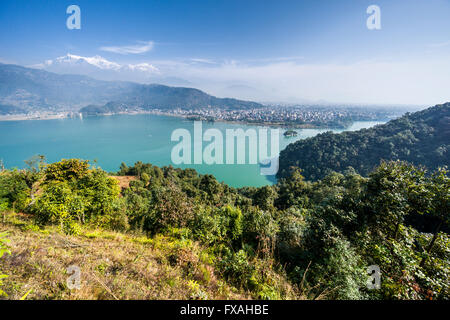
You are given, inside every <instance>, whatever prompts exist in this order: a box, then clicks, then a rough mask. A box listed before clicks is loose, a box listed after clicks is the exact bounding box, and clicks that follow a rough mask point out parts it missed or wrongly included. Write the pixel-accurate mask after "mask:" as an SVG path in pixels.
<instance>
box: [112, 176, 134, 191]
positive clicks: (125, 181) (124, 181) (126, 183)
mask: <svg viewBox="0 0 450 320" xmlns="http://www.w3.org/2000/svg"><path fill="white" fill-rule="evenodd" d="M110 178H113V179H116V180H117V181H119V186H120V188H121V189H122V190H123V189H126V188H129V187H130V182H131V181H135V180H138V178H137V177H136V176H110Z"/></svg>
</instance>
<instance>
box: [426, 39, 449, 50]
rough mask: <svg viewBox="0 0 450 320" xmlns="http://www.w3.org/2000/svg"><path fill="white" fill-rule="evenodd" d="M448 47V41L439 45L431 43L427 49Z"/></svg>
mask: <svg viewBox="0 0 450 320" xmlns="http://www.w3.org/2000/svg"><path fill="white" fill-rule="evenodd" d="M449 45H450V40H449V41H444V42H439V43H431V44H429V45H428V47H430V48H443V47H447V46H449Z"/></svg>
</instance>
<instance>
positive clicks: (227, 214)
mask: <svg viewBox="0 0 450 320" xmlns="http://www.w3.org/2000/svg"><path fill="white" fill-rule="evenodd" d="M28 164H29V165H30V169H28V170H22V171H17V170H5V171H3V172H2V173H0V206H1V208H2V209H1V211H3V212H5V215H4V218H3V222H2V224H0V225H1V226H2V230H7V231H9V233H10V234H9V236H8V237H9V238H11V240H12V241H11V244H10V247H11V255H7V256H4V257H3V258H2V260H1V264H0V270H2V271H3V273H6V274H7V275H8V276H9V277H8V278H6V279H5V280H4V283H3V285H2V289H3V290H4V291H5V293H6V294H7V295H8V296H9V297H12V298H17V297H19V296H20V295H21V294H24V291H27V290H30V289H32V290H33V292H34V294H32V293H30V295H29V297H30V298H108V299H114V298H119V299H126V298H149V299H153V298H198V299H202V298H211V299H214V298H229V297H237V296H236V295H238V296H239V297H244V296H245V297H251V298H262V299H301V298H310V299H312V298H328V299H448V298H449V297H450V288H449V283H448V276H449V270H450V240H449V237H448V231H449V227H450V221H449V220H450V219H449V213H450V210H449V209H450V208H449V189H450V179H449V177H448V173H447V172H446V171H445V170H444V169H440V170H437V171H435V172H434V173H427V172H426V171H425V170H424V169H422V168H417V167H414V166H412V165H409V164H406V163H402V162H389V163H384V162H383V163H382V164H381V165H380V166H379V167H378V168H376V169H375V170H374V171H373V172H372V173H370V175H369V177H368V178H364V177H361V176H360V175H358V174H356V173H355V172H354V171H351V170H350V171H347V172H345V174H340V173H331V174H329V175H328V176H326V177H325V178H324V179H322V180H321V181H318V182H306V181H304V179H303V177H302V175H301V174H300V171H298V170H297V171H294V172H292V174H291V176H289V177H287V178H283V179H281V180H280V181H279V183H278V184H277V185H274V186H266V187H261V188H243V189H239V190H237V189H233V188H230V187H228V186H227V185H225V184H222V183H219V182H217V181H216V179H215V178H214V177H213V176H211V175H198V174H197V173H196V172H195V170H192V169H186V170H181V169H174V168H172V167H164V168H159V167H155V166H152V165H150V164H143V163H140V162H138V163H136V164H135V166H133V167H127V166H126V165H125V164H122V166H121V169H120V171H119V172H118V173H117V175H118V176H127V178H126V179H122V180H124V181H125V180H126V182H127V183H122V185H123V186H124V188H123V189H121V188H120V187H119V182H118V181H117V179H115V178H112V177H110V176H109V175H108V174H107V173H105V172H104V171H102V170H101V169H99V168H93V167H90V166H89V164H88V163H87V162H86V161H81V160H77V159H70V160H63V161H61V162H58V163H53V164H50V165H46V164H44V163H43V159H42V158H35V159H34V160H32V161H29V162H28ZM129 176H133V178H128V177H129ZM7 212H9V213H7ZM13 212H24V213H26V215H27V217H28V218H26V219H25V220H24V218H23V219H21V220H17V219H18V218H17V215H15V214H14V213H13ZM20 216H23V214H21V215H20ZM108 230H110V231H108ZM59 233H61V234H59ZM63 234H65V236H63ZM90 235H92V236H90ZM58 242H60V243H61V242H62V243H66V242H67V243H69V245H68V247H64V248H63V249H61V247H60V245H58ZM70 243H72V244H74V246H72V245H70ZM89 246H92V248H89ZM122 251H125V252H129V254H125V253H123V252H122ZM157 257H159V258H160V259H161V260H158V258H157ZM130 259H132V260H133V261H134V259H136V261H135V262H136V263H137V265H136V264H135V263H134V262H130ZM153 259H155V261H156V262H155V263H153V262H152V263H150V261H152V260H153ZM137 261H140V262H137ZM72 262H74V264H77V263H79V264H81V265H82V266H83V268H84V272H86V274H87V277H88V283H89V286H88V287H87V288H85V289H84V290H85V291H83V292H79V293H73V292H69V291H68V289H67V288H66V287H64V284H61V281H63V278H64V279H65V278H66V276H67V274H65V273H64V270H63V269H64V268H67V267H68V264H72ZM370 265H378V266H379V267H380V270H381V273H382V278H381V288H380V289H379V290H369V289H368V288H367V287H366V281H367V278H368V275H367V274H366V270H367V267H368V266H370ZM99 266H100V267H99ZM101 266H103V267H101ZM147 268H149V269H147ZM152 268H156V269H152ZM162 270H166V271H162ZM167 270H168V271H167ZM102 272H103V273H102ZM164 272H168V273H164ZM117 274H119V276H117ZM141 274H142V275H143V278H142V280H139V279H140V278H139V277H140V276H141ZM162 274H164V275H162ZM63 275H64V276H63ZM116 277H117V280H114V279H116ZM154 277H156V280H154ZM96 278H97V280H96ZM152 279H153V280H154V281H156V286H157V288H158V289H157V290H152V289H151V288H149V287H150V285H155V282H152V281H153V280H152ZM174 279H178V280H174ZM208 279H210V280H208ZM211 279H217V281H216V280H214V281H212V280H211ZM174 281H175V282H174ZM189 281H195V282H189ZM219 282H220V283H222V284H223V287H225V288H228V289H226V290H228V291H227V292H231V293H227V294H225V293H220V291H217V288H218V287H220V286H222V285H219ZM123 283H129V285H130V287H126V286H124V285H123ZM168 283H169V284H168ZM174 283H175V286H176V287H180V288H184V289H180V290H181V291H176V290H175V291H174V290H172V289H170V288H169V287H171V284H172V285H174ZM102 284H103V285H102ZM166 284H168V286H169V287H166ZM197 284H198V286H197ZM191 286H193V287H195V288H197V289H198V290H200V291H198V290H197V289H195V290H194V291H195V292H197V294H193V293H192V290H190V289H189V290H188V289H187V288H190V287H191ZM233 288H234V289H233ZM159 291H160V292H161V293H160V294H159V293H158V292H159ZM233 295H234V296H233Z"/></svg>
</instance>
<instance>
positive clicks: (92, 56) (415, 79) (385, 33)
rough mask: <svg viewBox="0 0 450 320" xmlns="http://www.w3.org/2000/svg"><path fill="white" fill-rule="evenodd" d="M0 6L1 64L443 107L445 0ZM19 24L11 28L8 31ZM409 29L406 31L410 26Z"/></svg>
mask: <svg viewBox="0 0 450 320" xmlns="http://www.w3.org/2000/svg"><path fill="white" fill-rule="evenodd" d="M71 4H73V3H72V2H70V1H46V2H42V1H39V2H38V1H23V0H19V1H2V2H1V4H0V29H1V30H2V32H1V37H0V47H1V49H0V62H2V63H8V64H19V65H22V66H26V67H32V68H38V69H44V70H48V71H53V72H57V73H78V74H86V75H90V76H92V77H94V78H97V79H103V80H126V81H135V82H141V83H161V84H167V85H174V86H186V87H195V88H198V89H201V90H204V91H206V92H208V93H210V94H213V95H216V96H219V97H225V96H227V97H234V98H240V99H249V100H254V101H260V102H288V103H303V102H308V103H309V102H314V103H318V102H330V103H355V104H356V103H367V104H413V105H432V104H436V103H441V102H443V101H446V100H448V96H447V93H448V87H447V86H446V83H448V81H449V80H450V61H449V59H448V56H449V53H450V36H449V34H448V30H449V28H450V20H449V19H448V15H447V12H449V9H450V3H449V2H448V1H444V0H432V1H427V2H426V3H425V2H423V1H416V0H414V1H395V2H394V1H384V0H380V1H377V3H376V5H378V6H379V7H380V10H381V29H380V30H369V29H368V28H367V26H366V20H367V19H368V17H369V14H367V12H366V10H367V8H368V6H370V5H371V4H373V1H357V2H356V3H355V1H350V0H346V1H339V2H336V1H314V2H309V1H306V2H300V1H283V2H282V3H279V2H278V1H264V2H262V1H235V0H232V1H222V2H216V1H214V2H209V1H198V2H191V1H189V2H188V1H186V2H181V1H133V6H130V5H129V4H128V3H127V2H117V1H114V2H112V1H95V2H92V1H81V0H80V1H77V3H76V5H78V6H79V7H80V10H81V29H79V30H69V29H68V28H67V27H66V20H67V18H68V17H69V14H67V13H66V9H67V7H68V6H69V5H71ZM19 22H20V23H19ZM412 22H414V23H412Z"/></svg>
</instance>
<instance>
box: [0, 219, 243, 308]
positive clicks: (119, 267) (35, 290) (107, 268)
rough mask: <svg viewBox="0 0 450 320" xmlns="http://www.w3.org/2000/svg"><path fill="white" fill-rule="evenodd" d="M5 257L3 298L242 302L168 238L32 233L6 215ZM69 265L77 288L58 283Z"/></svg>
mask: <svg viewBox="0 0 450 320" xmlns="http://www.w3.org/2000/svg"><path fill="white" fill-rule="evenodd" d="M0 230H1V231H7V232H8V238H9V239H10V240H11V242H10V243H9V246H10V249H11V252H12V254H11V255H5V256H4V257H3V258H1V260H0V270H1V271H2V273H4V274H7V275H8V276H9V277H8V278H7V279H5V281H4V285H3V288H2V289H3V290H4V291H5V292H6V293H7V294H8V298H9V299H20V298H21V297H22V296H23V295H24V294H25V293H26V292H28V291H30V290H31V292H30V293H29V295H28V296H27V299H206V298H207V299H248V298H251V296H250V295H249V294H248V293H246V292H243V291H242V290H238V289H236V288H233V287H231V286H229V285H227V284H226V282H225V281H224V280H221V279H219V278H218V277H217V275H216V272H215V270H214V267H213V266H212V265H213V263H212V261H211V256H210V255H208V253H207V251H206V250H205V249H204V248H202V247H200V246H199V245H198V244H197V243H195V242H192V241H190V240H183V239H179V237H176V236H162V235H157V236H155V237H154V238H152V239H148V238H146V237H143V236H138V235H126V234H120V233H115V232H110V231H101V230H88V229H82V230H80V233H79V235H77V236H67V235H63V234H61V233H60V232H59V231H58V230H59V229H58V228H57V227H46V228H44V229H38V228H37V227H36V226H34V225H33V224H32V223H31V221H30V220H29V218H27V217H24V216H20V215H15V214H9V215H7V216H5V217H3V221H2V222H0ZM70 265H77V266H79V267H80V268H81V289H79V290H76V289H73V290H70V289H68V287H67V285H66V281H67V278H68V277H69V276H70V275H69V274H68V273H67V271H66V269H67V267H68V266H70Z"/></svg>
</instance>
